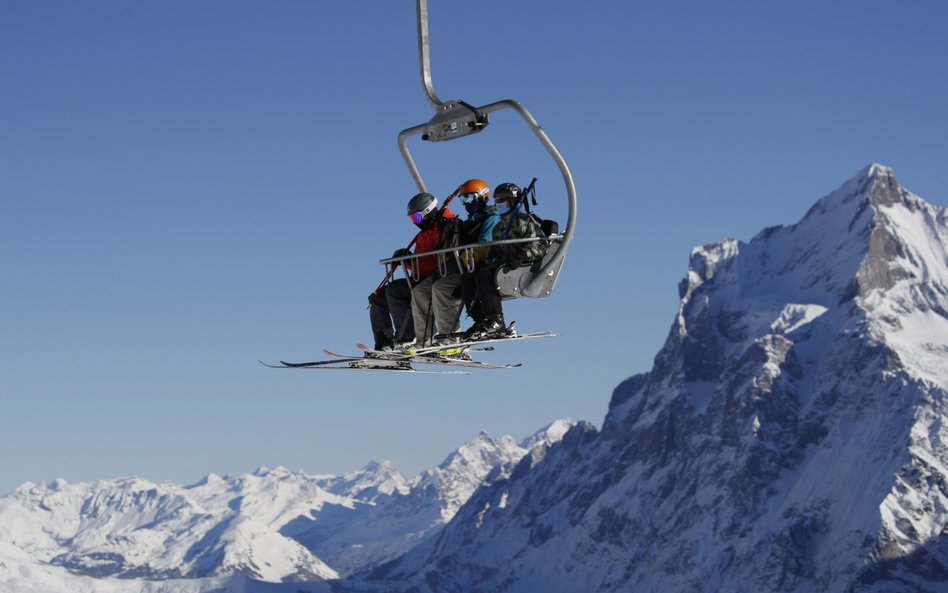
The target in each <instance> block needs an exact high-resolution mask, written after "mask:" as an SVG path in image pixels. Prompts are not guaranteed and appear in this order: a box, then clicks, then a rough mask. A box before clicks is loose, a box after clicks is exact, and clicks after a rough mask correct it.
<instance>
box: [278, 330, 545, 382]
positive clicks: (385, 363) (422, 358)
mask: <svg viewBox="0 0 948 593" xmlns="http://www.w3.org/2000/svg"><path fill="white" fill-rule="evenodd" d="M511 325H513V324H511ZM556 336H557V334H555V333H553V332H534V333H529V334H520V335H517V334H513V335H509V336H504V337H499V338H490V339H486V340H473V341H459V342H456V343H448V344H441V345H437V346H429V347H424V348H411V349H408V350H404V351H388V350H384V351H383V350H375V349H373V348H369V347H368V346H366V345H365V344H358V348H359V350H361V351H362V352H363V355H362V356H350V355H345V354H337V353H335V352H332V351H330V350H323V352H324V353H325V354H326V356H329V357H330V358H329V359H328V360H315V361H311V362H286V361H282V360H281V361H280V364H268V363H265V362H263V361H260V364H262V365H264V366H268V367H270V368H275V369H313V370H316V369H319V370H338V371H381V372H390V373H422V374H428V375H432V374H435V375H447V374H449V375H468V374H470V371H469V370H468V369H490V370H496V369H513V368H517V367H520V366H521V363H511V364H497V363H491V362H484V361H479V360H473V359H471V357H470V354H469V353H470V352H472V351H481V350H493V346H492V344H496V343H498V342H510V341H519V340H532V339H537V338H553V337H556ZM413 364H422V365H434V366H443V367H451V368H450V370H420V369H416V368H414V367H413V366H412V365H413Z"/></svg>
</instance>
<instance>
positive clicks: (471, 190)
mask: <svg viewBox="0 0 948 593" xmlns="http://www.w3.org/2000/svg"><path fill="white" fill-rule="evenodd" d="M458 197H460V198H461V202H462V203H465V204H467V203H470V202H472V201H474V200H481V201H484V202H486V201H487V199H488V198H490V188H489V187H487V184H486V183H484V180H483V179H468V180H467V181H465V182H464V183H462V184H461V189H460V191H458ZM465 197H466V198H467V199H465Z"/></svg>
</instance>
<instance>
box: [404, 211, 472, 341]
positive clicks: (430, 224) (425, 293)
mask: <svg viewBox="0 0 948 593" xmlns="http://www.w3.org/2000/svg"><path fill="white" fill-rule="evenodd" d="M408 216H409V218H410V219H411V221H412V223H414V224H415V226H417V227H418V228H419V229H421V231H420V232H419V233H418V234H417V235H416V236H415V254H420V253H425V252H427V251H433V250H435V249H438V248H439V247H441V245H442V241H441V239H442V237H441V227H442V225H443V224H445V223H450V222H451V221H453V220H455V219H456V218H457V216H456V215H455V214H454V213H453V212H451V210H449V209H448V208H447V207H445V208H442V209H440V210H439V209H438V199H437V198H435V197H434V196H433V195H431V194H429V193H424V192H422V193H420V194H416V195H415V196H414V197H413V198H412V199H411V200H410V201H409V202H408ZM396 254H397V255H394V256H393V257H401V256H404V255H410V254H411V252H410V251H408V250H399V251H397V252H396ZM412 263H414V267H413V266H412V265H410V264H412ZM406 268H408V271H409V272H410V275H411V277H412V279H413V285H412V289H411V312H412V319H413V323H414V334H415V335H414V339H415V340H416V342H417V343H419V344H421V345H426V344H430V342H431V339H432V338H433V336H434V335H435V334H436V333H437V329H436V327H451V326H452V324H454V323H456V311H457V309H456V308H455V307H454V304H453V302H449V303H448V306H445V303H444V300H443V299H441V298H435V294H434V290H433V287H434V285H435V282H436V281H437V280H438V279H439V278H440V275H439V274H438V265H437V259H436V258H435V256H434V255H429V256H426V257H420V258H416V259H412V260H410V261H409V265H406ZM439 296H440V295H439Z"/></svg>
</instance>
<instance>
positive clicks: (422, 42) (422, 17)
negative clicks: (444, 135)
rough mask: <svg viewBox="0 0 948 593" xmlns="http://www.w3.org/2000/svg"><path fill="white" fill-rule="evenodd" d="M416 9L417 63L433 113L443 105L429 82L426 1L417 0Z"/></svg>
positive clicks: (429, 57) (429, 66)
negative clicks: (419, 66)
mask: <svg viewBox="0 0 948 593" xmlns="http://www.w3.org/2000/svg"><path fill="white" fill-rule="evenodd" d="M416 5H417V7H418V62H419V63H420V65H421V85H422V86H423V87H424V89H425V97H426V98H427V99H428V103H430V104H431V106H432V107H433V108H434V109H435V111H438V110H441V109H443V108H444V103H443V102H442V101H441V99H439V98H438V94H437V93H435V90H434V84H433V83H432V82H431V55H430V53H431V52H430V49H429V42H428V0H417V2H416Z"/></svg>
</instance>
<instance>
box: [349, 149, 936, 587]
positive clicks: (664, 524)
mask: <svg viewBox="0 0 948 593" xmlns="http://www.w3.org/2000/svg"><path fill="white" fill-rule="evenodd" d="M946 253H948V214H946V211H945V210H944V209H939V208H935V207H933V206H931V205H929V204H927V203H925V202H924V201H923V200H921V199H920V198H918V197H917V196H914V195H912V194H911V193H910V192H908V191H907V190H905V189H903V188H901V187H900V186H899V184H898V182H897V181H896V179H895V176H894V174H893V173H892V171H891V170H889V169H887V168H885V167H882V166H879V165H872V166H870V167H867V168H866V169H864V170H863V171H861V172H859V173H858V174H857V175H856V176H855V177H854V178H852V179H851V180H850V181H848V182H846V183H845V184H844V185H843V186H842V187H840V188H839V189H838V190H837V191H835V192H833V193H832V194H830V195H828V196H827V197H825V198H823V199H822V200H820V201H818V202H817V203H816V204H815V205H814V206H813V208H811V209H810V211H809V212H808V213H807V214H806V216H805V217H804V218H803V219H802V220H801V221H800V222H799V223H797V224H795V225H792V226H788V227H776V228H771V229H766V230H764V231H762V232H761V233H759V234H758V235H757V236H756V237H754V238H753V239H752V240H751V241H750V242H748V243H744V242H739V241H734V240H724V241H721V242H719V243H715V244H712V245H705V246H702V247H698V248H696V249H695V250H694V251H693V252H692V257H691V263H690V266H689V271H688V275H687V277H686V278H685V279H684V280H683V282H682V283H681V286H680V294H681V304H680V308H679V311H678V314H677V315H676V317H675V319H674V322H673V324H672V328H671V331H670V332H669V336H668V339H667V341H666V343H665V345H664V347H663V348H662V350H661V351H660V352H659V353H658V355H657V356H656V358H655V364H654V366H653V368H652V370H651V371H650V372H649V373H646V374H642V375H637V376H635V377H632V378H630V379H628V380H627V381H626V382H624V383H623V384H622V385H620V386H619V387H618V388H616V390H615V392H614V394H613V398H612V401H611V403H610V410H609V413H608V415H607V417H606V419H605V422H604V424H603V429H602V431H601V432H597V431H596V430H595V429H594V428H593V427H592V426H590V425H586V424H581V425H579V426H576V427H574V428H573V429H572V430H570V431H569V432H568V433H567V434H566V435H565V437H564V438H563V439H562V441H561V442H560V443H559V444H558V445H555V446H553V447H551V448H549V450H548V452H547V453H546V455H545V456H529V457H527V458H525V459H524V460H523V461H521V462H520V464H519V466H518V467H517V468H516V469H514V470H513V471H512V472H511V473H510V475H509V477H507V478H505V479H498V480H495V481H494V482H493V483H492V484H491V485H490V486H488V487H486V488H484V489H482V490H479V491H478V492H477V493H475V494H474V495H473V496H472V497H471V498H470V499H469V500H468V502H467V503H466V504H465V506H464V507H463V508H462V509H461V510H460V511H459V512H458V514H457V515H456V517H455V519H454V520H453V521H452V522H451V523H450V524H449V525H448V526H447V527H445V528H444V529H443V530H441V531H440V533H439V534H438V536H437V537H436V538H434V539H432V540H431V541H429V542H426V543H425V544H422V545H421V546H419V547H417V548H415V549H414V550H412V551H411V552H410V553H408V554H407V555H405V556H404V557H402V558H400V559H398V560H396V561H395V562H392V563H390V564H388V565H385V566H382V567H380V568H379V569H377V570H376V571H374V572H373V573H371V574H370V575H368V576H367V577H365V578H362V579H360V580H358V581H357V580H350V581H348V582H347V589H346V590H351V591H362V590H368V591H386V592H388V591H409V590H410V591H413V592H424V591H439V592H440V591H472V592H477V591H514V592H521V591H522V592H528V591H548V592H557V591H563V592H567V591H696V592H698V591H738V592H739V591H747V592H755V591H798V592H801V593H803V592H807V593H809V592H811V591H832V592H837V591H839V592H843V591H879V592H881V591H932V592H934V591H945V590H948V539H946V537H945V534H946V533H948V467H946V466H948V450H946V443H948V428H946V427H948V408H946V396H948V380H946V370H945V369H946V368H948V271H946V267H948V257H946Z"/></svg>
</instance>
